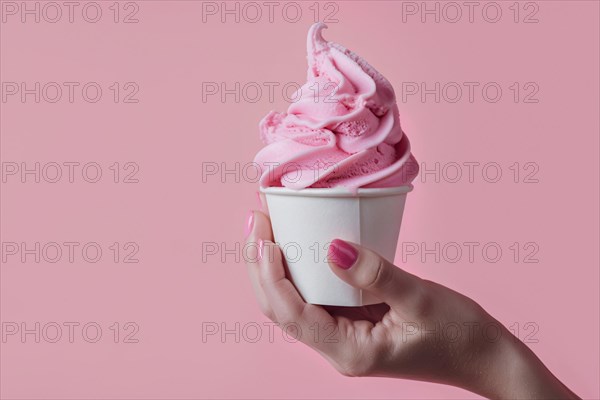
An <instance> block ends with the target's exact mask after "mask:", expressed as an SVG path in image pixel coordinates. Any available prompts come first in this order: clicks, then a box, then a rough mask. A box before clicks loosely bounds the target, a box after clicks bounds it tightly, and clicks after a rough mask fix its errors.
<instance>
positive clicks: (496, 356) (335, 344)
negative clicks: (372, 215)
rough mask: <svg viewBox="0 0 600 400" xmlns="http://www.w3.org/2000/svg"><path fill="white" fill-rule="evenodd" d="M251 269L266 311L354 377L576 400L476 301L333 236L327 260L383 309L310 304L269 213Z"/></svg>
mask: <svg viewBox="0 0 600 400" xmlns="http://www.w3.org/2000/svg"><path fill="white" fill-rule="evenodd" d="M247 236H248V237H247V241H248V243H249V244H250V243H252V244H253V245H251V246H248V247H247V248H248V249H249V253H251V252H254V254H247V256H248V257H247V258H248V260H247V264H248V269H249V273H250V277H251V280H252V283H253V287H254V291H255V293H256V297H257V299H258V301H259V304H260V307H261V310H262V312H263V313H264V314H265V315H266V316H267V317H268V318H270V319H271V320H273V321H274V322H277V323H278V324H279V325H280V326H283V327H296V328H297V331H296V333H297V338H298V340H300V341H302V342H303V343H305V344H307V345H308V346H310V347H312V348H313V349H315V350H316V351H318V352H319V353H321V354H322V355H323V356H324V357H325V358H326V359H327V360H329V362H330V363H331V364H332V365H333V366H334V367H335V368H336V369H337V370H338V371H339V372H341V373H342V374H344V375H347V376H386V377H397V378H406V379H414V380H424V381H431V382H439V383H446V384H450V385H454V386H458V387H462V388H465V389H467V390H470V391H473V392H476V393H479V394H481V395H484V396H486V397H493V398H511V399H514V398H577V396H576V395H575V394H573V393H572V392H571V391H570V390H569V389H567V388H566V387H565V386H564V385H563V384H562V383H560V381H558V379H556V378H555V377H554V376H553V375H552V374H551V373H550V372H549V371H548V370H547V369H546V368H545V367H544V365H543V364H542V363H541V361H539V359H537V357H536V356H535V355H534V354H533V353H532V352H531V351H530V350H529V349H528V348H527V347H526V346H525V345H524V344H523V343H522V342H520V341H519V340H518V339H516V338H515V337H514V336H513V335H512V334H511V333H510V332H509V331H508V330H507V329H506V328H505V327H504V326H503V325H502V324H500V323H499V322H498V321H496V320H495V319H494V318H492V317H491V316H490V315H489V314H488V313H486V312H485V310H483V308H481V307H480V306H479V305H478V304H477V303H475V302H474V301H473V300H471V299H469V298H468V297H466V296H463V295H462V294H460V293H457V292H455V291H453V290H451V289H448V288H446V287H444V286H442V285H439V284H436V283H434V282H430V281H426V280H423V279H421V278H419V277H417V276H415V275H412V274H410V273H408V272H406V271H403V270H402V269H400V268H398V267H396V266H394V265H392V264H391V263H390V262H388V261H387V260H385V259H384V258H382V257H380V256H379V255H378V254H376V253H374V252H372V251H370V250H368V249H366V248H362V247H360V246H358V245H356V244H353V243H347V242H343V241H341V240H337V239H336V240H334V241H333V242H332V244H331V246H330V248H329V252H328V259H329V265H330V268H331V269H332V270H333V272H334V273H335V274H336V275H337V276H338V277H340V279H342V280H344V281H345V282H347V283H348V284H350V285H352V286H354V287H356V288H360V289H362V290H365V291H368V292H370V293H371V294H373V295H375V296H376V297H377V298H378V299H380V300H381V301H382V302H383V304H377V305H372V306H364V307H353V308H349V307H331V306H318V305H314V304H307V303H305V302H304V300H303V299H302V297H301V296H300V295H299V293H298V292H297V291H296V289H295V287H294V286H293V284H292V283H291V282H290V281H289V280H288V279H287V278H286V275H285V268H284V262H283V257H282V254H281V251H280V249H279V247H278V246H277V245H276V244H275V243H273V234H272V231H271V224H270V221H269V218H268V216H267V215H265V214H264V213H262V212H260V211H254V212H253V213H252V214H251V216H250V220H249V222H248V232H247Z"/></svg>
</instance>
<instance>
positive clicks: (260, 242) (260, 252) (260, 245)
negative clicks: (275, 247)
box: [258, 239, 265, 261]
mask: <svg viewBox="0 0 600 400" xmlns="http://www.w3.org/2000/svg"><path fill="white" fill-rule="evenodd" d="M264 247H265V242H263V240H262V239H259V240H258V261H260V260H262V258H263V249H264Z"/></svg>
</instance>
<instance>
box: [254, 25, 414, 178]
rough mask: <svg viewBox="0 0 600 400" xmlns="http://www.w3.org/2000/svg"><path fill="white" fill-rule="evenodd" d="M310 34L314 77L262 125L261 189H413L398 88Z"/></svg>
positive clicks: (315, 32)
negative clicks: (289, 102)
mask: <svg viewBox="0 0 600 400" xmlns="http://www.w3.org/2000/svg"><path fill="white" fill-rule="evenodd" d="M326 27H327V26H326V25H325V24H323V23H316V24H314V25H313V26H312V27H311V28H310V31H309V32H308V40H307V51H308V78H307V82H306V83H305V84H304V85H303V86H302V87H301V88H300V89H299V91H298V93H296V98H297V99H298V100H297V101H295V102H294V103H292V104H291V105H290V107H289V109H288V112H287V113H279V112H275V111H271V112H270V113H269V114H268V115H267V116H265V117H264V118H263V120H262V121H261V122H260V126H259V127H260V136H261V139H262V141H263V142H264V143H265V144H266V146H265V147H264V148H263V149H262V150H261V151H259V152H258V154H257V155H256V158H255V162H257V163H258V164H259V165H260V166H261V168H262V176H261V178H260V186H261V187H269V186H277V187H281V186H284V187H287V188H291V189H304V188H334V187H346V188H349V189H351V190H355V189H357V188H383V187H394V186H404V185H410V184H411V182H412V180H413V179H414V178H415V176H416V175H417V173H418V164H417V163H416V161H415V159H414V157H413V156H412V154H411V151H410V143H409V140H408V137H407V136H406V135H405V134H404V132H403V131H402V128H401V127H400V118H399V113H398V106H397V104H396V96H395V94H394V89H393V88H392V85H391V84H390V83H389V82H388V80H387V79H386V78H385V77H383V76H382V75H381V74H380V73H379V72H377V71H376V70H375V69H374V68H373V67H371V66H370V65H369V64H368V63H367V62H366V61H365V60H363V59H362V58H360V57H359V56H358V55H356V54H354V53H353V52H352V51H350V50H348V49H346V48H345V47H343V46H341V45H339V44H337V43H333V42H328V41H326V40H325V39H323V36H322V31H323V29H325V28H326Z"/></svg>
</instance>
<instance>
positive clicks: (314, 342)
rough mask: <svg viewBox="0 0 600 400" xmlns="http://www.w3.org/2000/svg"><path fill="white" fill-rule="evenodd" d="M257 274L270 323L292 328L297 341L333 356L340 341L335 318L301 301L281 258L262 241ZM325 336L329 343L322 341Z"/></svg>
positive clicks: (279, 252) (280, 255) (273, 247)
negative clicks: (268, 312)
mask: <svg viewBox="0 0 600 400" xmlns="http://www.w3.org/2000/svg"><path fill="white" fill-rule="evenodd" d="M261 256H262V258H261V260H260V261H259V266H258V271H259V274H260V285H261V287H262V289H263V291H264V294H265V296H266V298H267V301H268V304H269V305H270V307H271V309H272V311H273V318H272V319H273V320H274V321H275V322H278V323H279V324H280V326H281V327H282V328H284V329H285V328H287V327H288V326H293V327H295V328H296V329H297V333H298V337H297V339H298V340H300V341H302V342H304V343H306V344H308V345H309V346H311V347H313V348H315V349H317V350H319V351H322V352H324V353H332V352H333V349H332V348H333V347H335V346H334V344H335V343H338V342H339V340H336V339H337V336H339V330H338V327H337V322H336V319H335V318H333V317H332V316H331V315H329V313H327V311H325V310H324V309H323V308H322V307H320V306H317V305H314V304H307V303H306V302H304V300H303V299H302V297H301V296H300V294H299V293H298V291H297V290H296V288H295V287H294V285H292V282H290V281H289V280H288V279H287V278H286V276H285V269H284V266H283V256H282V254H281V250H280V249H279V247H278V246H277V245H276V244H275V243H273V242H271V241H263V243H262V249H261ZM325 337H327V338H329V341H325V340H323V339H324V338H325Z"/></svg>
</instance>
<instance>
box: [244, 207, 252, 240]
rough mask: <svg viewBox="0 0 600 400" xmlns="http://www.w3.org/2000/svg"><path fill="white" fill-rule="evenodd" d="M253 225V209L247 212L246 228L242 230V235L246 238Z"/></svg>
mask: <svg viewBox="0 0 600 400" xmlns="http://www.w3.org/2000/svg"><path fill="white" fill-rule="evenodd" d="M253 226H254V211H249V212H248V219H247V222H246V229H245V230H244V236H245V237H246V238H247V237H248V235H250V232H252V227H253Z"/></svg>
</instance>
